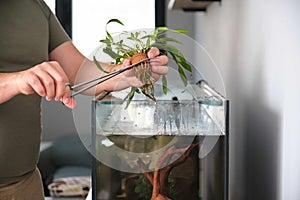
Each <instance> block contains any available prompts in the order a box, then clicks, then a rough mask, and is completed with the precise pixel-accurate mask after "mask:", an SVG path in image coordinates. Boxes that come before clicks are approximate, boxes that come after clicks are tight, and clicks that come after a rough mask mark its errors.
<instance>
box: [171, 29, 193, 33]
mask: <svg viewBox="0 0 300 200" xmlns="http://www.w3.org/2000/svg"><path fill="white" fill-rule="evenodd" d="M172 31H173V32H174V33H188V32H189V31H188V30H186V29H174V30H172Z"/></svg>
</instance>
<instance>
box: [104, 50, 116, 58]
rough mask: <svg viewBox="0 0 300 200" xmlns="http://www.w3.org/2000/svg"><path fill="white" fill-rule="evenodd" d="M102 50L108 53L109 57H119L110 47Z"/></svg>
mask: <svg viewBox="0 0 300 200" xmlns="http://www.w3.org/2000/svg"><path fill="white" fill-rule="evenodd" d="M103 52H104V53H106V54H107V55H109V56H110V57H111V58H113V59H116V58H118V57H119V55H118V54H117V53H115V52H114V51H113V50H112V49H111V48H104V49H103Z"/></svg>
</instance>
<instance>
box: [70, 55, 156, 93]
mask: <svg viewBox="0 0 300 200" xmlns="http://www.w3.org/2000/svg"><path fill="white" fill-rule="evenodd" d="M150 60H151V59H150V58H145V59H142V60H140V61H139V62H136V63H134V64H132V65H129V66H127V67H125V68H122V69H119V70H117V71H114V72H111V73H108V74H106V75H103V76H100V77H97V78H94V79H91V80H88V81H85V82H82V83H79V84H76V85H73V86H72V85H71V84H70V83H66V86H68V87H69V88H70V90H71V91H74V90H75V89H77V88H79V87H82V86H84V85H87V84H90V83H93V82H95V83H93V84H91V85H89V86H87V87H84V88H82V89H80V90H78V91H76V92H73V93H72V94H71V95H70V96H71V97H74V96H76V95H77V94H80V93H82V92H84V91H86V90H88V89H91V88H92V87H95V86H97V85H99V84H100V83H103V82H105V81H107V80H109V79H111V78H113V77H115V76H117V75H119V74H121V73H123V72H125V71H127V70H130V69H132V68H133V67H135V66H138V65H139V64H141V63H143V62H150Z"/></svg>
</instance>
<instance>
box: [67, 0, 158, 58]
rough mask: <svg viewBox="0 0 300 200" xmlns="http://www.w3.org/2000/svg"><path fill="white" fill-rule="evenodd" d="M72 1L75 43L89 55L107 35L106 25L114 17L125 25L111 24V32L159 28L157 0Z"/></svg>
mask: <svg viewBox="0 0 300 200" xmlns="http://www.w3.org/2000/svg"><path fill="white" fill-rule="evenodd" d="M72 4H73V12H72V14H73V17H72V18H73V24H72V27H73V32H72V35H73V42H74V44H75V45H76V47H77V48H78V49H79V50H80V51H81V52H82V53H83V54H84V55H85V56H89V55H90V53H91V52H92V51H93V50H94V49H95V48H96V47H97V46H98V45H99V40H100V39H103V38H104V37H105V24H106V22H107V21H108V20H109V19H111V18H118V19H119V20H121V21H122V22H123V23H124V24H125V27H121V26H116V27H115V26H110V27H109V28H110V31H111V30H112V31H114V30H119V31H122V30H128V31H130V30H134V29H141V28H154V27H155V1H154V0H152V1H151V0H130V1H120V0H101V1H99V0H84V1H79V0H75V1H73V2H72ZM112 25H113V24H112Z"/></svg>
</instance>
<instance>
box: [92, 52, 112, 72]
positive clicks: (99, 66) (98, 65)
mask: <svg viewBox="0 0 300 200" xmlns="http://www.w3.org/2000/svg"><path fill="white" fill-rule="evenodd" d="M93 60H94V63H95V64H96V66H97V68H98V69H100V71H102V72H104V73H109V72H108V71H105V70H104V69H103V68H102V67H101V65H100V63H99V62H98V61H97V59H96V57H95V56H93Z"/></svg>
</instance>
